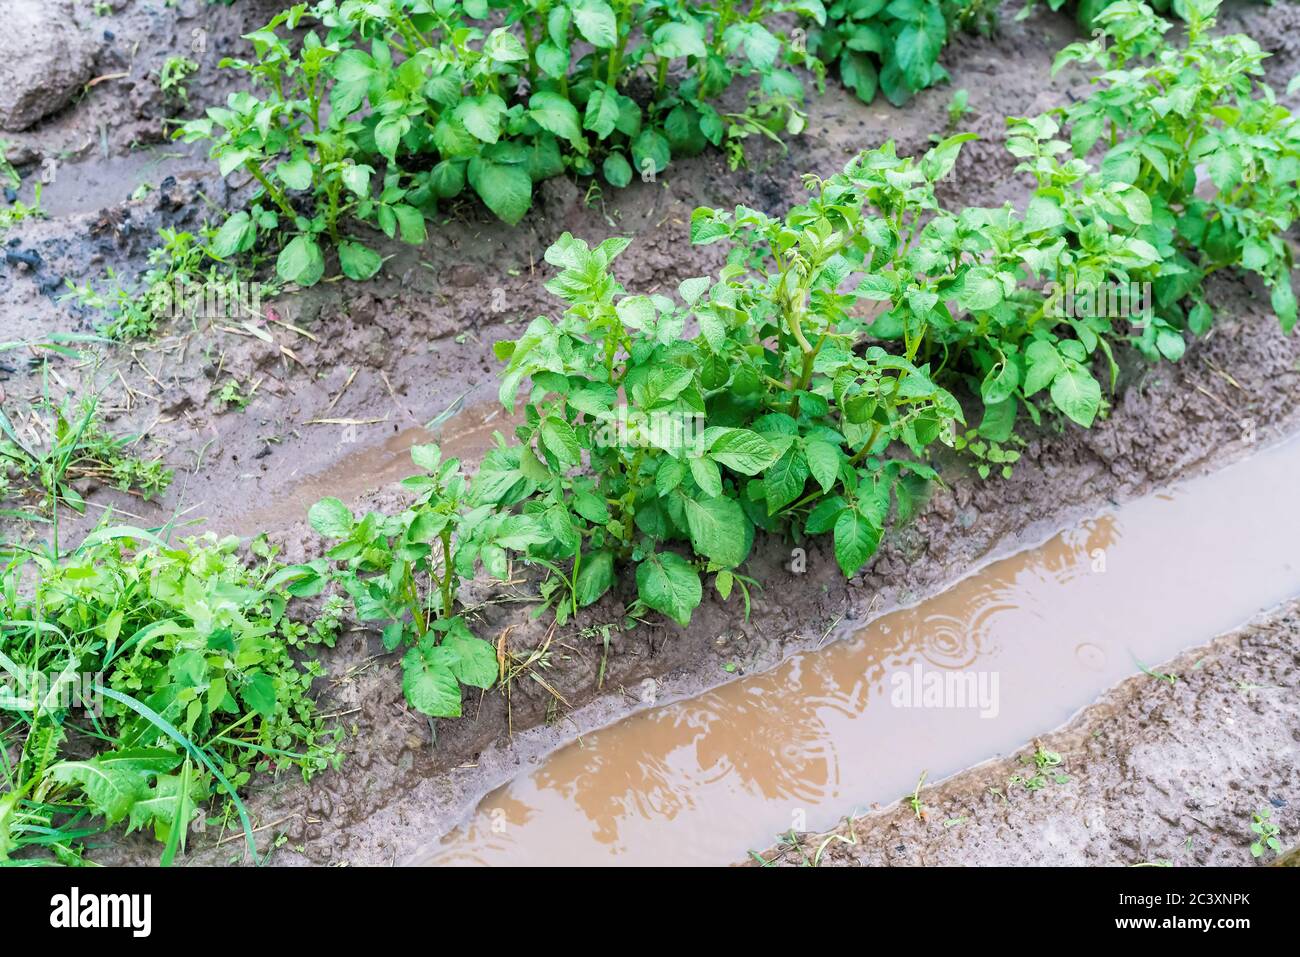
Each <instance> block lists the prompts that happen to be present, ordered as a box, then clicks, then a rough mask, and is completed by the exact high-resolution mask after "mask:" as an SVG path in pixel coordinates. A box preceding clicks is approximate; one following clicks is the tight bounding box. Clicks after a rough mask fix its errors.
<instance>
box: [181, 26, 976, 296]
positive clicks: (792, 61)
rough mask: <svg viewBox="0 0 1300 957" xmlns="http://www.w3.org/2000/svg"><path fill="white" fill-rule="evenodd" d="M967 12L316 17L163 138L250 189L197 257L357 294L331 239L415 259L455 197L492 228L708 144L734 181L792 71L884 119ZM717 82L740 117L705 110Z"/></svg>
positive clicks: (793, 86)
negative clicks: (208, 155)
mask: <svg viewBox="0 0 1300 957" xmlns="http://www.w3.org/2000/svg"><path fill="white" fill-rule="evenodd" d="M945 9H946V10H947V12H945ZM974 9H975V7H974V5H972V4H969V3H966V2H965V0H949V2H948V3H947V4H946V5H945V4H941V3H940V2H939V0H892V2H891V3H889V4H888V6H885V4H884V0H879V2H876V0H866V2H856V3H838V4H835V5H834V6H832V8H831V10H830V12H829V14H828V12H827V10H826V8H825V7H824V5H823V3H822V2H821V0H755V2H750V3H743V2H733V0H716V2H710V3H688V2H685V0H654V2H650V3H632V2H628V0H470V2H464V3H458V2H453V0H379V2H370V0H367V2H362V0H320V2H317V3H315V4H312V5H309V4H306V3H303V4H298V5H296V6H294V7H291V8H290V9H288V10H286V11H284V12H282V13H281V14H279V15H278V16H276V17H275V18H274V19H273V20H272V21H271V22H270V23H269V24H267V26H266V27H264V28H263V29H261V30H257V31H255V32H253V33H251V34H249V35H248V37H247V39H248V40H249V41H250V42H251V43H252V45H253V50H254V53H255V57H254V58H253V59H249V60H243V59H226V60H223V61H222V65H223V66H227V67H230V68H233V69H236V70H240V71H242V72H244V73H246V74H247V75H248V76H249V78H250V80H251V81H252V82H253V84H254V88H253V89H252V90H244V91H240V92H238V93H235V94H232V95H231V96H230V97H229V100H228V102H227V104H226V106H224V107H219V108H213V109H209V110H208V113H207V116H205V117H203V118H200V119H196V120H192V121H190V122H189V123H187V124H185V126H184V127H183V128H182V129H181V130H180V131H179V132H178V135H179V136H182V137H183V138H185V139H186V140H187V141H190V142H193V141H199V140H207V141H210V142H211V143H212V156H213V158H214V159H216V160H217V162H218V164H219V168H220V171H221V173H222V175H225V176H229V175H232V174H235V173H237V172H238V173H240V174H241V175H243V176H245V177H247V178H248V179H249V180H250V181H256V183H257V185H258V186H259V187H260V191H259V194H258V196H257V197H256V199H255V201H254V203H253V204H252V207H251V208H250V209H248V210H243V211H239V212H236V213H235V214H233V215H232V216H231V217H230V218H229V219H228V220H227V221H226V223H225V224H224V226H223V227H222V229H221V230H220V231H219V233H218V234H217V235H216V237H215V239H214V241H213V243H212V247H211V248H212V252H213V254H214V255H215V256H217V257H218V258H221V259H226V258H229V257H231V256H236V255H239V254H243V253H247V252H249V251H251V250H253V249H255V248H260V246H261V244H260V243H259V240H260V238H261V237H264V236H265V237H268V238H269V237H272V236H274V237H279V240H278V241H273V242H270V243H269V245H271V246H274V247H276V248H277V249H278V250H279V254H278V259H277V263H276V266H277V273H278V275H279V277H280V278H281V279H283V280H284V281H286V282H296V283H298V284H300V285H312V284H314V283H315V282H318V281H319V280H320V279H321V278H322V276H323V275H324V271H325V254H326V251H327V250H328V249H330V248H333V249H335V250H336V251H337V254H338V258H339V267H340V268H341V270H342V271H343V273H344V275H346V276H348V277H349V278H352V279H366V278H369V277H370V276H372V275H374V274H375V272H377V271H378V269H379V268H380V265H381V259H380V256H379V254H378V253H377V252H376V251H375V250H374V249H373V248H371V247H370V246H368V245H367V244H366V243H365V242H364V241H363V239H362V238H361V237H360V236H359V235H358V234H356V233H355V232H351V231H350V229H351V228H352V227H351V226H350V225H349V224H351V223H354V222H357V223H366V224H369V225H373V226H377V227H378V228H379V229H381V230H383V231H384V232H385V233H386V234H387V235H388V236H389V237H390V238H394V237H400V238H401V239H402V240H403V241H405V242H409V243H414V244H418V243H421V242H423V241H424V238H425V230H426V226H425V219H426V218H427V217H431V216H434V215H435V214H436V213H437V210H438V209H439V207H440V205H442V204H446V203H448V202H451V201H454V200H456V199H457V198H458V197H461V196H464V195H469V194H473V195H475V196H477V197H478V199H479V200H481V201H482V202H483V203H484V204H485V205H486V206H487V207H488V208H489V209H490V210H491V211H492V212H493V213H495V214H496V215H497V216H498V217H499V218H500V219H502V220H504V221H505V222H507V223H512V224H513V223H517V222H519V220H520V219H522V217H523V216H524V214H525V213H527V211H528V209H529V208H530V207H531V205H532V201H533V191H534V186H535V184H536V183H538V182H539V181H541V180H543V179H546V178H548V177H551V176H556V175H559V174H562V173H569V174H572V175H576V176H593V177H594V176H597V175H599V176H600V177H601V178H602V179H603V180H604V181H605V182H606V183H608V184H610V185H612V186H615V187H622V186H626V185H627V184H628V183H630V182H631V181H632V179H633V178H634V177H639V178H642V179H647V180H649V179H653V178H654V177H655V176H656V175H658V174H660V173H662V172H663V171H664V170H665V169H666V168H667V166H668V164H669V162H670V161H671V160H672V158H673V157H675V156H685V155H691V154H694V153H699V152H700V151H702V150H704V149H705V148H708V147H710V146H712V147H718V148H723V149H725V150H726V152H727V154H728V157H729V159H730V162H731V164H732V165H733V167H734V166H736V165H738V164H739V163H741V162H743V160H744V143H745V141H746V139H747V138H749V137H751V136H755V135H759V136H765V137H768V138H770V139H774V140H777V141H778V142H779V141H780V139H781V137H783V136H785V135H793V134H797V133H799V132H800V131H801V130H802V129H803V127H804V124H805V117H804V113H803V101H804V85H805V84H804V78H803V77H802V76H801V75H800V73H797V72H795V69H794V68H796V67H798V68H801V70H802V73H803V74H805V75H808V74H811V76H813V77H814V78H815V80H816V82H817V83H818V84H820V83H821V82H822V79H823V77H824V75H825V72H826V63H824V62H823V61H826V62H836V63H838V64H839V67H840V73H841V76H842V77H843V78H844V81H845V82H846V83H847V84H848V85H850V86H852V87H853V88H854V89H855V90H856V91H857V93H858V95H859V96H861V97H862V98H863V99H864V100H868V101H870V100H871V99H872V98H873V97H874V95H875V91H876V89H877V87H878V86H879V87H880V88H882V89H883V90H884V91H885V94H886V95H887V96H888V97H889V98H890V100H891V101H892V102H894V103H899V104H901V103H902V102H904V101H905V100H906V99H907V98H909V97H910V96H911V95H912V94H913V93H914V92H915V91H917V90H920V89H923V88H924V87H926V86H929V85H931V84H933V83H936V82H939V81H941V80H943V79H945V78H946V76H947V75H946V73H944V71H943V69H942V67H940V66H938V64H937V62H936V61H937V57H938V55H939V52H940V50H941V49H942V48H943V45H944V43H945V42H946V40H947V37H948V33H949V26H948V21H949V19H951V18H957V19H958V20H959V21H960V22H963V23H964V22H966V21H965V20H964V19H962V18H963V17H964V16H965V15H966V14H968V13H970V12H971V11H972V10H974ZM792 23H793V24H797V26H794V27H790V26H789V25H790V24H792ZM787 29H789V30H790V34H789V35H787V33H786V30H787ZM810 30H811V35H809V33H808V31H810ZM303 31H305V32H303ZM294 33H301V34H302V38H301V40H296V39H294V38H293V36H292V35H293V34H294ZM738 81H744V84H745V94H744V98H743V100H742V101H741V103H740V104H739V106H732V107H723V106H721V105H720V104H721V103H722V101H723V98H724V94H726V92H727V91H728V90H729V89H730V88H731V87H732V86H733V85H735V84H736V83H737V82H738ZM736 99H737V98H736V97H735V96H732V97H729V98H727V102H728V103H733V104H734V103H735V101H736Z"/></svg>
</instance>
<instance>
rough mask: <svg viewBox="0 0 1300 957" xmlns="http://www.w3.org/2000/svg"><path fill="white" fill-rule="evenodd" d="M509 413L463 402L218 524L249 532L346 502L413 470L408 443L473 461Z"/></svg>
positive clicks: (503, 428) (504, 430) (505, 427)
mask: <svg viewBox="0 0 1300 957" xmlns="http://www.w3.org/2000/svg"><path fill="white" fill-rule="evenodd" d="M515 422H516V419H515V417H514V416H512V415H511V414H510V413H509V412H507V411H506V410H505V409H503V408H502V406H501V403H500V402H497V401H495V400H493V401H489V402H481V403H477V404H475V405H471V406H468V407H467V408H465V409H463V410H462V411H460V412H457V413H456V414H455V415H453V416H451V417H450V418H448V419H447V421H446V422H444V423H443V424H442V425H441V426H437V427H435V428H434V429H432V430H429V429H425V428H422V427H419V426H415V427H413V428H408V429H403V430H402V431H400V432H396V433H394V434H393V435H391V436H389V438H388V439H386V440H385V441H384V442H383V444H382V445H379V446H367V447H366V448H365V449H363V450H360V451H357V452H352V453H349V454H348V455H345V456H342V457H341V458H339V459H338V460H337V461H336V462H335V463H334V464H333V465H331V466H330V467H329V468H328V469H326V470H324V471H323V472H318V473H316V474H314V475H310V476H307V477H305V478H303V479H301V480H300V481H297V482H294V483H293V484H292V485H291V487H290V488H289V489H288V490H287V491H285V492H277V493H276V496H275V499H276V501H275V505H274V506H273V507H270V508H264V509H253V510H245V511H238V512H234V513H232V514H231V515H230V516H229V517H228V519H227V520H226V521H225V522H224V524H223V527H224V528H229V529H231V531H233V532H234V533H235V534H237V535H254V534H257V533H258V532H261V531H265V530H266V529H269V528H280V527H283V526H285V525H291V524H293V523H294V522H299V521H302V520H303V519H304V518H306V516H307V509H309V508H311V506H312V505H313V504H315V503H316V502H318V501H320V500H321V499H322V498H325V497H326V496H330V495H332V496H334V497H335V498H338V499H341V500H343V501H344V502H346V503H348V504H351V503H352V502H354V501H356V500H357V499H358V498H360V497H361V496H362V495H364V494H365V493H366V492H370V491H373V490H375V489H379V488H383V487H384V486H387V485H392V484H394V483H396V482H400V481H401V480H402V479H404V478H406V477H407V476H408V475H414V474H416V472H417V471H418V469H417V468H416V467H415V465H414V464H412V462H411V447H412V446H414V445H420V444H421V443H425V442H437V443H438V445H439V447H440V448H441V449H442V457H443V458H444V459H449V458H459V459H461V460H462V461H469V462H475V461H478V460H479V459H481V458H482V457H483V455H484V454H485V453H486V452H487V451H488V449H490V448H491V447H492V433H493V432H498V431H499V432H501V434H502V435H506V436H509V435H510V434H511V432H512V431H513V426H514V424H515Z"/></svg>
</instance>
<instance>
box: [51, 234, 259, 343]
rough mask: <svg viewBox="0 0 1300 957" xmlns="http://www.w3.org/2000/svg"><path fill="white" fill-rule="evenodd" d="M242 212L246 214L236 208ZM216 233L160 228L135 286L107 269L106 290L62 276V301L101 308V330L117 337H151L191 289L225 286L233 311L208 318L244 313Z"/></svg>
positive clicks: (179, 310)
mask: <svg viewBox="0 0 1300 957" xmlns="http://www.w3.org/2000/svg"><path fill="white" fill-rule="evenodd" d="M243 215H246V214H244V213H237V214H236V216H243ZM232 218H234V217H232ZM227 223H229V220H228V221H227ZM220 233H221V231H213V230H208V229H204V230H201V231H200V235H197V236H196V235H195V234H194V233H190V232H185V231H182V230H175V229H168V228H166V227H164V228H161V229H159V230H158V240H159V241H158V245H156V246H155V247H154V248H152V249H150V250H149V255H148V259H149V264H150V268H149V269H148V270H146V271H145V273H144V275H143V276H141V277H140V280H139V282H138V283H137V284H136V285H135V286H134V287H128V285H127V284H125V283H124V282H123V281H122V280H120V279H119V278H118V276H117V274H116V273H115V272H114V271H113V270H111V269H110V270H108V274H107V280H108V284H107V285H108V288H107V290H106V291H103V292H101V291H99V290H97V289H96V288H95V287H94V286H92V285H91V284H90V283H83V284H82V285H80V286H78V285H76V284H74V283H73V282H72V280H71V279H68V280H65V282H66V284H67V287H68V292H66V293H64V294H63V295H62V296H61V297H60V301H63V300H72V301H73V302H74V303H76V304H77V305H79V306H82V307H84V308H89V309H95V310H98V311H100V312H103V313H105V314H106V315H107V316H108V321H107V322H105V323H103V325H102V327H101V329H100V332H101V333H102V334H103V335H105V336H107V337H108V338H110V339H116V340H121V341H132V340H136V339H147V338H150V337H151V336H153V335H154V334H155V333H156V332H157V331H158V327H159V326H160V325H161V324H162V323H164V322H165V321H167V320H169V319H174V318H179V317H181V316H182V315H184V314H185V313H186V311H187V310H186V304H185V297H186V296H188V295H190V294H192V293H193V292H194V291H195V290H199V291H203V292H206V291H207V290H223V291H224V303H225V304H226V305H227V309H228V310H229V311H231V312H234V313H235V315H231V316H227V315H223V316H208V318H209V319H213V318H223V319H224V318H234V319H238V318H247V317H246V316H242V315H240V314H239V312H238V309H239V303H240V297H239V295H238V286H237V277H238V273H237V272H236V271H235V270H234V269H232V268H230V267H228V266H226V265H224V264H223V263H222V262H221V261H220V259H219V258H218V257H216V256H215V254H214V250H215V249H217V248H219V247H220ZM191 318H193V316H191Z"/></svg>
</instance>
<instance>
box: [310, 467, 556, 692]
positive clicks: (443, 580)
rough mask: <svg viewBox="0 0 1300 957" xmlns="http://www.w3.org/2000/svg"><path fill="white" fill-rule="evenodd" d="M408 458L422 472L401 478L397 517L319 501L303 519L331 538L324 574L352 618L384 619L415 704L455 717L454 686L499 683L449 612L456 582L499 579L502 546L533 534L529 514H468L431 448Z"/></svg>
mask: <svg viewBox="0 0 1300 957" xmlns="http://www.w3.org/2000/svg"><path fill="white" fill-rule="evenodd" d="M411 456H412V459H413V460H414V462H415V464H416V465H417V466H419V467H420V468H421V469H422V470H423V474H420V475H415V476H412V477H410V478H408V479H406V480H405V481H404V482H403V485H404V486H405V487H406V488H408V489H410V490H411V491H412V492H413V493H414V494H415V498H414V500H413V501H412V502H411V505H410V507H408V508H407V509H405V510H404V511H403V512H402V513H401V514H400V515H395V516H387V515H381V514H380V513H378V512H370V513H368V514H366V515H365V516H364V517H362V518H361V519H359V520H358V519H357V518H356V517H355V516H354V515H353V514H352V512H351V511H350V510H349V509H348V508H347V506H346V505H344V504H343V503H342V502H340V501H339V500H338V499H336V498H326V499H322V500H321V501H319V502H317V503H316V504H315V505H313V506H312V507H311V510H310V512H309V514H308V518H309V520H310V522H311V525H312V527H313V528H314V529H315V530H316V531H317V532H319V533H320V534H321V535H323V536H325V537H326V538H328V539H334V540H337V542H338V543H337V544H336V545H334V546H333V547H332V548H330V550H329V551H328V552H326V559H328V560H329V562H330V563H332V571H329V572H326V571H325V570H324V569H323V570H322V574H323V575H327V577H328V578H329V579H331V580H333V581H335V582H337V583H339V584H340V585H341V586H342V588H343V589H344V591H345V592H346V593H347V594H348V596H349V598H350V599H351V600H352V605H353V607H354V608H355V609H356V616H357V618H358V620H360V621H380V622H383V623H384V628H383V643H384V647H385V648H386V649H387V650H388V651H394V650H396V649H398V648H404V649H406V651H405V654H404V657H403V659H402V669H403V675H404V677H403V682H402V686H403V688H404V690H405V692H406V697H407V699H408V700H409V701H410V702H411V704H412V706H414V707H415V708H417V709H418V710H420V711H422V712H424V713H425V714H428V715H432V716H436V717H442V718H458V717H460V713H461V686H462V685H468V686H471V687H475V688H490V687H492V685H493V684H494V683H495V681H496V678H497V661H496V652H495V651H494V650H493V648H492V646H491V645H489V644H488V643H487V642H485V641H483V640H482V639H480V638H476V637H475V636H474V635H473V634H471V633H470V631H469V628H468V627H467V626H466V624H465V621H464V619H463V618H461V617H460V616H459V615H457V614H455V600H456V596H457V594H458V593H459V591H460V586H461V582H462V581H463V580H464V579H466V578H469V577H472V576H473V575H474V571H475V567H476V565H477V563H478V562H479V561H482V563H483V564H484V565H485V566H486V567H487V569H488V571H489V573H490V574H494V575H496V576H498V577H501V578H504V577H506V568H505V548H506V547H508V546H510V545H515V546H523V545H526V544H527V543H528V542H530V541H533V540H540V535H538V534H537V533H535V532H533V531H532V525H533V523H532V522H531V521H530V520H528V519H526V518H522V517H519V516H510V515H506V514H501V513H498V512H497V511H496V510H495V509H492V508H487V507H479V508H471V507H470V506H469V502H468V499H467V493H468V487H467V483H466V481H465V479H464V478H463V477H462V476H461V475H460V471H459V470H460V463H459V462H458V461H457V460H456V459H447V460H445V461H444V460H443V459H442V456H441V453H440V451H439V449H438V447H437V446H435V445H421V446H416V447H415V448H414V449H412V451H411ZM324 580H325V579H324V578H322V581H324Z"/></svg>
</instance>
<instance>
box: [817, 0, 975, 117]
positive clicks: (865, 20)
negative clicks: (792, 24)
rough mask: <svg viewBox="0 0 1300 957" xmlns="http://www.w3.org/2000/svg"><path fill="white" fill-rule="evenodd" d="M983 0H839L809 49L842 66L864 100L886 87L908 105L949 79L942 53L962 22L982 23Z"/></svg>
mask: <svg viewBox="0 0 1300 957" xmlns="http://www.w3.org/2000/svg"><path fill="white" fill-rule="evenodd" d="M977 6H979V4H977V3H964V2H950V3H945V2H942V0H836V2H833V3H832V4H831V5H830V7H829V8H828V9H827V11H826V13H827V15H826V22H825V24H824V25H819V26H813V27H812V28H811V32H810V33H809V50H810V51H811V52H812V53H813V55H815V56H816V57H818V58H819V59H821V60H822V61H824V62H825V63H827V64H834V65H835V66H836V67H838V69H839V75H840V79H841V80H842V81H843V82H844V85H845V86H847V87H848V88H849V89H851V90H853V92H854V93H856V94H857V95H858V98H859V99H861V100H862V101H863V102H864V103H870V102H872V101H873V100H874V99H875V98H876V93H877V92H880V93H883V94H884V95H885V98H886V99H887V100H889V102H890V103H892V104H894V105H895V106H903V105H904V104H906V103H907V101H908V100H910V99H911V98H912V97H913V96H915V95H916V94H917V93H918V92H919V91H921V90H924V89H925V88H926V87H929V86H933V85H934V84H936V83H940V82H942V81H944V80H947V79H948V72H947V71H946V70H945V69H944V68H943V67H942V66H941V65H940V64H939V62H938V61H939V54H940V53H941V52H942V51H943V48H944V46H945V45H946V44H947V42H948V37H949V34H950V31H951V30H952V29H953V28H954V27H955V26H957V25H958V24H959V23H960V24H961V25H966V24H967V23H969V25H971V26H975V25H977V24H978V21H976V20H972V19H971V18H970V16H969V14H971V13H973V12H977V11H975V9H974V8H976V7H977Z"/></svg>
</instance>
